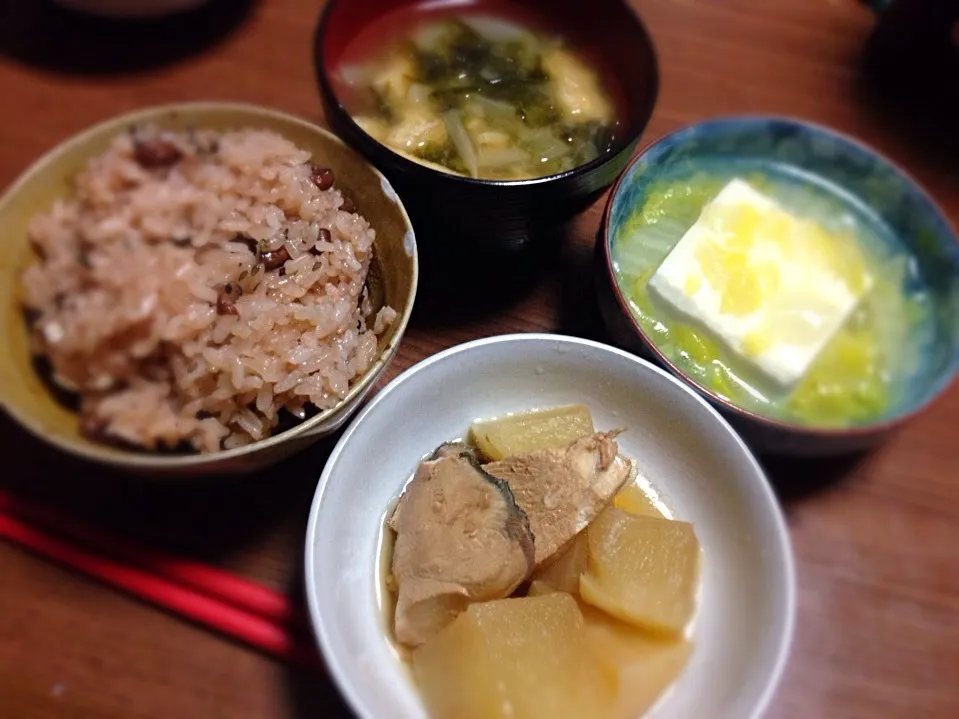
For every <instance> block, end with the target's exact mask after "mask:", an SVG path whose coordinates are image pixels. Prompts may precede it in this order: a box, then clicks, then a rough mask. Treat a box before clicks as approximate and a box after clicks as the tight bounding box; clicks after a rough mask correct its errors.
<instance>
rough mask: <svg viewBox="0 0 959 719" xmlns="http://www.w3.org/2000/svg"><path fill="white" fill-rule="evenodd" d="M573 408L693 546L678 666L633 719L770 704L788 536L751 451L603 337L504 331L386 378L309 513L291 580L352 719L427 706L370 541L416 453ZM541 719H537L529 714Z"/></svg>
mask: <svg viewBox="0 0 959 719" xmlns="http://www.w3.org/2000/svg"><path fill="white" fill-rule="evenodd" d="M573 403H584V404H586V405H588V406H589V408H590V410H591V411H592V414H593V417H594V421H595V424H596V426H597V428H599V429H607V428H614V427H625V428H626V429H627V431H626V432H624V433H623V434H622V435H620V437H619V438H618V440H617V441H618V442H619V443H620V447H621V449H622V451H623V452H625V453H626V454H627V455H629V456H631V457H633V458H635V459H636V460H637V463H638V465H639V468H640V471H641V472H642V473H643V474H644V475H645V476H646V477H647V478H648V479H649V480H650V481H651V482H652V484H653V486H654V487H655V488H656V489H657V490H658V491H659V492H660V493H661V495H662V497H663V499H664V501H665V503H666V505H667V506H668V507H669V508H670V509H671V510H672V511H673V513H674V515H675V516H676V517H677V518H678V519H685V520H688V521H690V522H692V523H693V524H694V526H695V529H696V534H697V535H698V537H699V540H700V542H701V543H702V546H703V550H704V554H705V558H704V564H703V579H702V599H701V608H700V612H699V614H698V616H697V619H696V624H695V627H694V632H693V641H694V643H695V650H694V654H693V656H692V659H691V660H690V663H689V665H688V666H687V667H686V669H685V670H684V672H683V674H682V675H681V676H680V678H679V680H678V681H677V683H676V684H675V685H674V686H673V688H672V690H670V691H669V692H668V693H667V694H666V695H665V696H664V698H663V699H662V700H661V701H660V703H659V704H658V705H657V706H656V707H655V708H654V709H653V711H651V712H650V713H649V715H648V716H650V717H655V719H689V718H690V717H709V719H748V718H753V717H759V716H761V715H762V713H763V710H764V709H765V707H766V705H767V704H768V702H769V699H770V698H771V696H772V693H773V691H774V689H775V687H776V684H777V682H778V680H779V677H780V675H781V673H782V670H783V666H784V665H785V662H786V656H787V654H788V650H789V645H790V642H791V638H792V628H793V621H794V613H795V577H794V570H793V561H792V554H791V550H790V545H789V536H788V533H787V530H786V526H785V523H784V521H783V518H782V515H781V513H780V511H779V507H778V504H777V502H776V499H775V496H774V495H773V492H772V490H771V489H770V486H769V484H768V482H767V480H766V478H765V477H764V475H763V472H762V470H761V469H760V467H759V465H758V464H757V463H756V460H755V459H754V458H753V456H752V455H751V454H750V453H749V450H748V449H747V448H746V446H745V445H744V444H743V443H742V441H741V440H740V438H739V437H738V436H737V435H736V434H735V433H734V432H733V430H732V429H731V428H730V427H729V425H728V424H726V422H725V421H724V420H723V419H722V418H721V417H720V416H719V415H718V414H717V413H716V412H715V411H714V410H713V409H712V408H710V407H709V405H707V404H706V402H705V401H703V400H702V399H700V398H699V397H698V396H697V395H696V394H695V393H694V392H693V391H692V390H690V389H688V388H687V387H686V386H685V385H683V384H682V383H680V382H679V381H678V380H676V379H674V378H672V377H670V376H669V375H667V374H666V373H665V372H663V371H661V370H659V369H657V368H655V367H653V366H652V365H650V364H649V363H647V362H645V361H643V360H641V359H638V358H637V357H634V356H633V355H630V354H628V353H626V352H622V351H620V350H617V349H613V348H612V347H608V346H606V345H601V344H598V343H595V342H590V341H587V340H581V339H576V338H572V337H561V336H557V335H540V334H524V335H505V336H501V337H491V338H488V339H484V340H479V341H476V342H470V343H467V344H464V345H459V346H457V347H453V348H451V349H449V350H446V351H445V352H441V353H439V354H437V355H434V356H433V357H430V358H429V359H427V360H425V361H423V362H421V363H419V364H418V365H416V366H414V367H412V368H410V369H409V370H407V371H406V372H404V373H403V374H402V375H400V376H399V377H397V378H396V379H395V380H393V382H391V383H390V384H389V385H388V386H387V387H386V388H385V389H384V390H383V391H382V392H380V393H379V394H378V395H377V396H376V397H375V398H374V399H373V401H372V402H371V403H370V404H369V405H367V407H366V408H365V409H364V410H363V412H362V413H361V414H360V415H359V416H358V417H357V418H356V419H355V420H354V421H353V424H352V425H351V426H350V427H349V429H348V430H347V431H346V433H345V434H344V435H343V437H342V438H341V439H340V441H339V443H338V444H337V446H336V448H335V449H334V451H333V454H332V455H331V456H330V459H329V461H328V463H327V465H326V468H325V470H324V472H323V475H322V477H321V478H320V483H319V486H318V487H317V491H316V496H315V498H314V500H313V507H312V509H311V512H310V522H309V528H308V530H307V539H306V582H307V595H308V600H309V608H310V616H311V618H312V621H313V626H314V629H315V631H316V635H317V638H318V640H319V643H320V646H321V648H322V650H323V653H324V655H325V657H326V661H327V664H328V666H329V669H330V671H331V672H332V674H333V676H334V677H335V678H336V680H337V682H338V683H339V686H340V689H341V690H342V691H343V693H344V694H345V696H346V698H347V699H348V700H349V702H350V704H351V705H352V706H353V709H354V710H355V711H356V712H357V713H358V714H359V715H360V716H361V717H363V718H364V719H367V718H369V719H388V718H391V717H403V718H404V719H405V718H410V719H422V718H425V717H426V712H425V710H424V708H423V705H422V703H421V701H420V699H419V696H418V694H417V691H416V688H415V687H414V686H413V684H412V683H411V681H410V678H409V673H408V672H407V671H406V669H405V668H404V667H403V666H402V665H401V664H400V663H399V662H398V661H397V659H396V657H395V655H394V653H393V651H392V649H391V647H390V645H389V644H388V641H387V639H386V636H385V634H384V628H385V625H384V622H383V618H382V615H381V612H380V609H379V607H378V604H377V585H378V582H379V578H378V569H377V548H378V536H379V533H380V529H381V526H382V522H383V518H384V514H385V512H386V509H387V506H388V505H389V504H390V502H391V501H393V499H394V498H395V497H396V496H397V495H398V493H399V492H400V490H401V489H402V487H403V485H404V483H405V482H406V481H407V480H408V479H409V477H410V475H411V474H412V472H413V470H414V469H415V468H416V465H417V463H418V462H419V461H420V460H421V459H422V458H423V456H424V455H425V454H427V453H428V452H430V451H432V450H433V449H434V448H435V447H436V446H437V445H439V444H441V443H442V442H445V441H447V440H450V439H453V438H455V437H457V436H462V435H463V434H464V433H465V431H466V429H467V428H468V426H469V424H470V423H471V422H472V421H473V420H475V419H480V418H489V417H495V416H499V415H503V414H506V413H508V412H523V411H527V410H530V409H535V408H545V407H551V406H556V405H562V404H573ZM544 719H547V718H544Z"/></svg>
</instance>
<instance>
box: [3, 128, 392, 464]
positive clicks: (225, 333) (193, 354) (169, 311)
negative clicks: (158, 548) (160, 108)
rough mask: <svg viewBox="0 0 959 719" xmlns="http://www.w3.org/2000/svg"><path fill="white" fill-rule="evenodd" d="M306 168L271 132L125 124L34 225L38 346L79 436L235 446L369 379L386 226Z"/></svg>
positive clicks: (297, 152)
mask: <svg viewBox="0 0 959 719" xmlns="http://www.w3.org/2000/svg"><path fill="white" fill-rule="evenodd" d="M309 161H310V153H309V152H307V151H304V150H301V149H299V148H298V147H296V146H295V145H294V144H293V143H291V142H289V141H288V140H286V139H284V138H283V137H281V136H279V135H277V134H274V133H272V132H265V131H258V130H249V129H247V130H240V131H234V132H224V133H214V132H199V131H197V132H189V133H183V134H172V133H161V132H159V131H158V130H156V129H155V128H140V129H137V128H131V131H130V132H129V133H126V134H124V135H122V136H120V137H117V138H116V140H115V141H114V142H113V144H112V145H111V147H110V148H109V149H108V150H107V151H106V152H105V153H103V154H102V155H100V156H98V157H96V158H94V159H93V160H91V161H90V163H89V164H88V166H87V167H86V168H85V170H84V171H83V172H81V173H80V175H79V176H78V178H77V182H76V194H75V196H74V198H73V199H72V200H70V201H68V202H62V201H61V202H57V203H56V204H55V205H54V206H53V208H52V209H50V210H49V211H48V212H46V213H43V214H40V215H38V216H36V217H34V218H33V220H32V222H31V224H30V229H29V232H30V238H31V241H32V242H33V245H34V248H35V249H36V252H37V254H38V256H39V257H40V260H39V261H38V262H37V263H35V264H33V265H31V266H30V267H28V268H27V269H26V270H25V271H24V273H23V276H22V299H23V304H24V307H25V310H26V313H27V316H28V318H29V320H30V322H31V340H32V342H33V347H32V349H33V351H34V353H35V354H36V355H38V356H40V357H42V358H44V359H46V360H47V361H48V362H49V364H50V366H51V368H52V378H53V381H54V382H55V383H56V384H57V385H59V386H60V387H62V388H63V389H66V390H68V391H70V392H74V393H76V395H77V396H78V398H79V401H80V424H81V429H82V431H84V433H85V434H87V435H88V436H92V437H96V438H98V439H101V440H104V441H114V442H121V443H125V444H129V445H134V446H138V447H141V448H144V449H149V450H156V449H162V448H176V447H182V446H183V445H185V444H186V445H189V446H191V447H192V448H193V449H195V450H198V451H201V452H212V451H216V450H219V449H228V448H232V447H238V446H240V445H244V444H248V443H250V442H252V441H255V440H259V439H262V438H264V437H267V436H268V435H270V434H271V432H272V431H273V430H274V429H275V428H276V427H277V425H278V423H279V422H280V421H281V419H290V418H291V416H292V418H293V419H303V418H304V417H306V416H307V414H308V413H310V412H311V411H315V409H320V410H323V409H327V408H330V407H333V406H334V405H335V404H337V402H339V401H340V400H341V399H342V398H343V397H344V396H345V395H346V394H347V392H348V390H349V388H350V383H351V381H353V380H354V379H356V378H358V377H360V376H361V375H362V374H363V373H364V372H365V371H366V369H367V368H368V367H369V366H370V364H371V363H372V362H373V359H374V357H375V355H376V348H377V335H379V334H382V333H383V332H385V331H386V330H387V329H388V327H389V325H390V324H391V323H392V321H393V320H394V318H395V316H396V313H395V312H394V311H393V310H392V309H391V308H388V307H384V308H382V309H380V310H379V312H377V313H375V314H374V313H373V311H372V308H371V305H370V301H369V298H368V297H367V294H366V292H365V289H364V288H365V282H366V277H367V272H368V270H369V266H370V258H371V254H372V252H373V239H374V236H375V234H374V231H373V229H372V228H371V227H370V224H369V223H368V222H367V221H366V220H365V219H364V218H363V217H362V215H360V214H358V213H357V212H356V211H355V209H356V208H355V207H352V201H351V200H350V199H349V198H344V196H343V194H342V193H341V192H340V191H339V190H338V189H337V188H336V186H335V184H334V185H332V186H331V183H332V182H333V176H332V173H330V172H324V171H323V170H321V169H320V168H318V167H317V166H315V165H313V164H311V163H310V162H309ZM348 210H353V211H348ZM284 411H285V413H289V414H288V415H285V414H284Z"/></svg>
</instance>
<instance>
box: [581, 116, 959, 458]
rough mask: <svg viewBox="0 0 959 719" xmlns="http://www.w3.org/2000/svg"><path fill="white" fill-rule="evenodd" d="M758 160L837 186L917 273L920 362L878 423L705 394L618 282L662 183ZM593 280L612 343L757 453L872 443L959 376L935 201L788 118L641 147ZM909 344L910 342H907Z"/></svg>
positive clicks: (678, 135)
mask: <svg viewBox="0 0 959 719" xmlns="http://www.w3.org/2000/svg"><path fill="white" fill-rule="evenodd" d="M757 160H758V161H760V162H762V163H763V164H768V165H770V166H778V167H785V168H787V169H791V170H793V171H795V172H797V173H802V174H803V175H804V176H806V177H810V178H815V179H817V180H818V181H820V182H821V183H823V185H824V186H827V187H830V188H834V189H833V191H834V192H835V193H837V196H838V197H842V198H844V201H846V202H848V203H853V204H855V205H858V206H859V207H861V208H864V209H865V210H866V211H867V212H869V213H870V214H871V215H872V216H873V218H874V220H875V221H876V222H877V223H880V224H881V225H882V226H883V227H885V228H886V229H887V230H888V234H889V236H890V237H893V238H895V239H896V241H897V242H898V244H899V245H900V246H901V247H902V248H904V250H905V251H906V253H907V256H909V257H911V261H912V262H914V263H915V265H916V266H917V267H918V278H919V279H918V281H919V282H921V283H922V285H923V286H924V288H925V290H926V291H927V292H928V295H929V297H930V300H931V312H930V313H929V316H928V318H927V319H926V320H924V323H925V324H924V325H923V327H924V329H926V330H927V332H926V333H925V335H923V336H924V337H925V338H926V339H925V340H924V341H923V344H921V345H917V347H918V348H919V352H918V353H917V354H918V356H919V358H920V359H919V361H918V363H917V366H915V367H914V368H912V369H911V370H910V372H908V373H907V374H906V375H905V376H902V377H900V378H897V380H896V382H898V383H901V389H900V390H899V391H898V392H897V394H896V399H895V401H893V402H892V404H891V406H890V407H888V409H887V410H886V411H884V412H883V413H882V415H881V416H879V417H877V418H875V419H873V420H870V421H866V422H861V423H854V424H851V425H848V426H842V427H821V426H817V425H815V424H812V425H802V424H798V423H792V422H787V421H783V420H779V419H773V418H771V417H768V416H764V415H761V414H759V413H757V412H755V411H750V410H746V409H744V408H742V407H740V406H737V405H736V404H734V403H732V402H731V401H729V400H728V399H726V398H725V397H722V396H720V395H719V394H717V393H716V392H713V391H712V390H710V389H708V388H706V387H704V386H703V385H702V384H701V383H699V382H698V381H696V380H694V379H692V378H691V377H689V376H688V375H687V374H686V373H685V372H684V371H682V370H680V369H679V368H678V367H677V366H676V364H675V363H673V362H672V361H670V360H669V359H667V357H666V356H665V354H664V352H663V351H661V350H660V349H659V348H658V347H657V346H656V345H655V344H654V343H653V341H652V340H651V338H650V337H649V336H648V335H647V333H646V332H645V331H644V330H643V329H642V327H641V325H640V322H639V321H638V320H637V318H636V316H635V315H634V314H633V312H632V311H631V310H630V303H629V301H628V300H627V298H626V296H625V293H624V292H623V290H622V289H621V287H620V285H619V282H618V281H617V273H616V270H615V269H614V263H613V260H612V256H613V251H614V250H613V248H614V245H615V243H616V242H617V237H618V236H620V235H619V230H620V229H621V228H622V227H623V226H624V223H625V221H626V219H627V217H628V215H629V213H630V208H632V207H635V206H637V205H640V206H641V203H642V202H643V201H644V200H645V197H646V191H647V189H646V188H647V187H649V186H650V183H652V182H653V181H654V180H657V179H659V178H663V177H670V178H674V177H683V176H685V174H684V173H689V172H693V171H695V170H696V168H699V167H702V166H703V165H704V164H708V163H710V162H713V163H717V162H718V163H721V164H727V165H728V164H730V163H736V162H739V161H746V162H750V161H757ZM596 278H597V291H598V293H599V300H600V307H601V310H602V314H603V319H604V321H605V323H606V325H607V327H608V329H609V331H610V333H611V335H612V337H613V340H614V342H615V343H617V344H619V345H621V346H624V347H627V348H629V349H631V350H632V351H634V352H636V353H638V354H641V355H643V356H646V357H649V358H651V359H652V360H654V361H656V362H658V363H659V364H660V365H662V366H663V367H665V368H666V369H667V370H669V371H670V372H672V373H673V374H675V375H677V376H678V377H679V378H680V379H682V380H683V381H685V382H686V383H687V384H689V385H691V386H692V387H694V388H695V389H696V390H697V391H699V392H700V393H701V394H702V395H703V396H704V397H705V398H706V399H707V400H709V401H710V402H711V403H712V404H713V405H714V406H715V407H716V408H717V409H719V411H720V412H722V413H723V415H724V416H725V417H726V418H727V419H728V420H729V421H730V423H731V424H732V425H733V426H734V427H736V428H737V430H739V431H740V432H741V433H742V434H743V436H744V437H745V438H746V439H747V441H749V442H750V443H751V444H753V446H754V448H755V449H757V450H758V451H761V452H768V453H772V454H786V455H803V456H828V455H834V454H840V453H845V452H852V451H856V450H861V449H864V448H867V447H869V446H871V445H874V444H875V443H877V442H878V441H879V440H881V439H882V438H884V437H885V436H886V435H887V434H888V433H889V432H890V431H891V430H893V429H895V428H896V427H898V426H900V425H901V424H902V423H903V422H905V421H906V420H907V419H909V418H911V417H913V416H915V415H916V414H918V413H919V412H921V411H922V410H923V409H925V408H926V407H927V406H928V405H929V404H930V403H931V402H932V401H933V400H934V399H935V398H936V397H938V396H940V395H941V394H942V393H944V392H945V391H946V389H947V388H948V387H949V385H950V384H951V383H952V381H953V379H954V378H955V377H956V375H957V374H959V319H957V318H959V242H957V238H956V235H955V233H954V231H953V230H952V228H951V227H950V225H949V223H948V221H947V220H946V219H945V217H944V216H943V214H942V213H941V212H940V210H939V209H938V208H937V207H936V205H935V203H934V202H933V201H932V200H931V199H930V198H929V196H928V195H926V194H925V192H923V190H922V189H921V188H920V187H919V186H918V185H917V184H916V182H915V181H914V180H913V179H912V178H910V177H909V176H908V175H906V174H905V173H904V172H903V171H902V170H901V169H899V168H898V167H896V166H895V165H894V164H893V163H892V162H890V161H889V160H887V159H885V158H883V157H882V156H880V155H879V154H878V153H876V152H875V151H874V150H872V149H870V148H868V147H866V146H865V145H862V144H860V143H859V142H857V141H855V140H853V139H851V138H849V137H846V136H844V135H841V134H839V133H836V132H834V131H832V130H828V129H826V128H823V127H820V126H817V125H814V124H811V123H807V122H802V121H799V120H791V119H785V118H769V117H732V118H722V119H717V120H711V121H707V122H704V123H700V124H697V125H693V126H691V127H687V128H684V129H682V130H679V131H677V132H674V133H672V134H670V135H667V136H666V137H664V138H662V139H660V140H658V141H657V142H655V143H653V144H652V145H651V146H649V147H647V148H646V149H645V150H644V151H643V152H642V153H641V154H639V155H638V156H637V157H636V159H635V160H634V161H633V162H632V163H631V164H630V166H629V167H628V168H627V170H626V171H625V172H624V173H623V175H622V177H621V178H620V179H619V180H618V182H617V183H616V185H615V187H614V188H613V191H612V193H611V195H610V199H609V202H608V204H607V207H606V212H605V216H604V221H603V229H602V232H601V238H600V242H599V243H598V244H597V247H596ZM910 341H914V340H910Z"/></svg>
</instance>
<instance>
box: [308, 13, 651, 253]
mask: <svg viewBox="0 0 959 719" xmlns="http://www.w3.org/2000/svg"><path fill="white" fill-rule="evenodd" d="M423 4H424V3H423V2H422V0H399V1H396V0H394V1H393V2H388V1H387V0H332V1H331V2H329V3H328V4H327V6H326V8H325V10H324V11H323V14H322V16H321V18H320V21H319V26H318V27H317V31H316V37H315V46H314V61H315V65H316V72H317V79H318V82H319V88H320V94H321V97H322V100H323V105H324V108H325V110H326V116H327V119H328V121H329V123H330V125H331V126H332V127H333V129H334V130H335V131H336V132H337V133H338V134H339V135H340V136H341V137H343V138H344V139H345V140H346V141H347V142H348V143H350V144H351V145H353V146H354V147H356V148H358V149H359V150H360V151H361V152H362V153H363V154H364V155H366V156H367V158H369V159H370V160H371V161H372V162H373V163H374V164H375V165H376V166H377V168H379V169H380V170H381V171H382V172H383V174H384V175H386V177H387V178H388V179H389V180H390V182H391V183H392V184H393V186H394V187H395V188H396V190H397V192H398V193H399V195H400V196H401V197H402V198H403V201H404V203H405V205H406V207H407V208H408V210H409V213H410V217H411V219H412V222H413V226H414V227H415V228H416V232H417V238H418V239H419V240H420V248H421V251H422V250H423V247H424V246H425V248H426V249H425V251H426V253H433V254H435V253H439V252H443V253H445V252H448V251H450V250H452V251H453V252H454V253H455V254H458V255H461V256H467V257H469V256H472V257H474V258H475V256H476V254H475V253H476V252H477V251H478V250H479V251H482V250H486V249H493V250H495V249H500V250H507V251H510V250H516V249H522V248H525V247H527V246H529V245H531V244H536V240H539V239H541V238H546V237H555V236H557V235H558V232H557V230H558V229H560V228H561V227H562V225H564V224H565V223H566V222H567V221H568V220H570V219H571V218H572V217H573V216H575V215H576V214H577V213H579V212H580V211H582V210H583V209H585V208H586V207H587V206H588V205H589V204H590V203H592V202H593V201H595V200H596V199H597V198H598V197H599V195H600V194H601V193H602V192H603V191H604V190H605V189H606V188H607V187H609V185H610V184H612V182H613V181H614V180H615V178H616V177H617V175H618V174H619V173H620V172H621V171H622V169H623V168H624V167H625V166H626V163H627V162H628V160H629V157H630V155H631V154H632V152H633V150H634V148H635V146H636V143H637V142H638V140H639V138H640V135H641V134H642V132H643V130H644V129H645V127H646V124H647V122H648V121H649V117H650V115H651V114H652V110H653V105H654V103H655V100H656V95H657V83H658V73H657V66H656V58H655V53H654V49H653V45H652V41H651V40H650V38H649V35H648V33H647V32H646V29H645V28H644V26H643V24H642V23H641V22H640V20H639V18H637V17H636V15H635V14H634V13H633V12H632V11H631V10H630V9H629V8H628V7H627V6H626V4H624V3H623V2H622V0H597V1H596V2H593V3H588V4H584V3H579V2H572V1H569V0H543V1H541V2H535V3H532V2H525V3H520V2H518V1H517V0H482V1H481V0H476V1H475V2H473V3H469V4H468V6H469V7H470V8H471V9H472V8H474V7H476V8H479V9H481V10H485V9H487V8H489V10H490V12H491V13H492V14H498V13H500V12H503V11H508V10H509V9H510V8H514V9H516V8H521V9H522V10H523V11H525V12H526V13H529V12H530V11H533V12H536V11H537V10H539V11H541V13H542V15H543V18H544V20H546V21H548V22H549V24H550V25H555V26H557V27H558V28H560V29H563V31H564V33H563V34H564V35H565V36H566V38H567V39H568V40H569V41H570V44H571V45H572V46H573V47H575V48H576V49H577V50H582V51H585V52H588V53H591V54H593V55H595V56H596V57H598V58H601V59H602V60H603V63H602V65H603V66H605V67H606V68H610V69H611V73H612V75H613V76H614V77H613V79H614V81H615V84H616V85H617V89H618V90H619V91H620V92H621V95H622V99H623V105H624V108H623V116H622V117H621V118H620V126H619V130H618V132H617V135H618V136H617V139H616V140H615V142H614V144H613V146H612V148H611V150H610V151H609V152H606V153H605V154H601V155H600V156H599V157H597V158H596V159H595V160H593V161H591V162H588V163H586V164H584V165H581V166H578V167H574V168H573V169H572V170H568V171H566V172H562V173H560V174H555V175H550V176H546V177H540V178H535V179H529V180H510V181H503V180H483V179H473V178H469V177H463V176H458V175H455V174H449V173H445V172H441V171H439V170H435V169H432V168H430V167H426V166H424V165H421V164H418V163H416V162H414V161H412V160H409V159H407V158H405V157H403V156H401V155H399V154H397V153H396V152H394V151H392V150H391V149H389V148H387V147H386V146H385V145H383V144H380V143H379V142H377V141H376V140H374V139H373V138H372V137H371V136H370V135H368V134H367V133H366V132H364V131H363V130H362V129H361V128H360V126H359V125H358V124H357V123H356V122H355V121H354V119H353V117H352V116H351V115H350V113H349V112H348V111H347V109H346V107H344V104H343V102H342V101H341V98H339V97H338V96H337V94H336V91H335V88H334V80H333V79H332V73H333V72H334V71H335V69H336V68H337V66H338V63H339V62H340V61H341V59H342V58H343V54H344V52H345V50H346V48H347V45H348V44H349V42H350V41H351V39H353V38H354V37H355V36H356V35H357V33H358V32H359V31H360V30H361V29H362V28H364V27H366V26H367V25H368V24H369V23H371V22H373V21H374V20H375V19H377V18H379V17H381V16H382V15H384V14H385V13H386V12H388V11H389V12H394V11H396V10H397V8H401V9H402V8H404V7H410V6H415V5H423ZM432 5H435V3H433V4H432Z"/></svg>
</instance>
